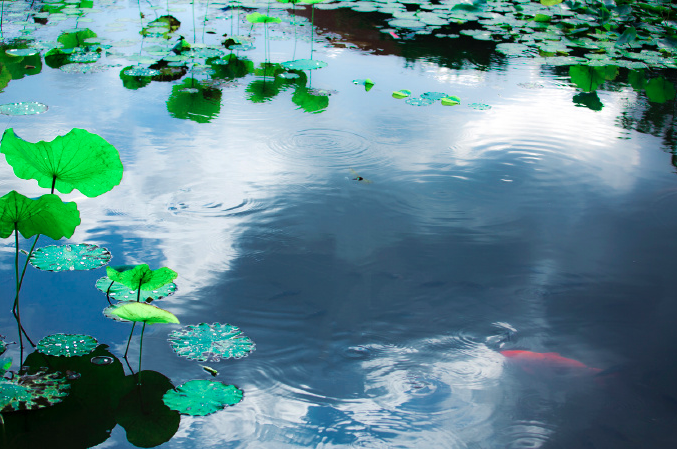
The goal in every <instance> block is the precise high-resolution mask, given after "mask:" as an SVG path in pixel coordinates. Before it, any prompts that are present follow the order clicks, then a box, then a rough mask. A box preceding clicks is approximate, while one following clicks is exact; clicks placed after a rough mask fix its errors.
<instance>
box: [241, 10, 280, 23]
mask: <svg viewBox="0 0 677 449" xmlns="http://www.w3.org/2000/svg"><path fill="white" fill-rule="evenodd" d="M247 22H249V23H280V22H282V19H280V18H279V17H270V16H266V15H263V14H261V13H260V12H253V13H251V14H247Z"/></svg>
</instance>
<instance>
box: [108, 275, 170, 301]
mask: <svg viewBox="0 0 677 449" xmlns="http://www.w3.org/2000/svg"><path fill="white" fill-rule="evenodd" d="M95 286H96V288H98V289H99V290H101V291H102V292H104V293H106V294H107V295H108V296H110V297H111V298H113V299H116V300H118V301H136V299H137V298H141V299H143V300H146V301H147V300H148V299H149V298H150V299H151V300H156V299H161V298H164V297H166V296H169V295H173V294H174V292H175V291H176V289H177V287H176V284H175V283H173V282H170V283H169V284H165V285H163V286H162V287H158V288H156V289H152V290H141V294H138V292H137V291H136V290H135V289H131V288H129V287H127V286H126V285H124V284H121V283H119V282H115V281H112V280H111V279H110V278H109V277H108V276H104V277H102V278H99V279H98V280H97V281H96V284H95Z"/></svg>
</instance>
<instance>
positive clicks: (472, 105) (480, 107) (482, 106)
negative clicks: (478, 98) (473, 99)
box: [468, 103, 491, 111]
mask: <svg viewBox="0 0 677 449" xmlns="http://www.w3.org/2000/svg"><path fill="white" fill-rule="evenodd" d="M468 107H469V108H472V109H477V110H478V111H486V110H487V109H491V106H490V105H488V104H484V103H470V104H469V105H468Z"/></svg>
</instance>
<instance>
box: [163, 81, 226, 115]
mask: <svg viewBox="0 0 677 449" xmlns="http://www.w3.org/2000/svg"><path fill="white" fill-rule="evenodd" d="M188 89H191V90H188ZM192 89H197V91H195V90H192ZM167 111H169V115H171V116H172V117H175V118H178V119H182V120H185V119H188V120H192V121H194V122H197V123H209V122H210V121H211V120H212V119H214V118H216V116H217V115H219V112H221V91H220V90H219V89H213V88H209V87H205V86H203V85H202V84H200V82H199V81H198V80H196V79H194V78H186V79H185V80H183V81H182V82H181V84H177V85H175V86H172V93H171V94H170V95H169V98H168V99H167Z"/></svg>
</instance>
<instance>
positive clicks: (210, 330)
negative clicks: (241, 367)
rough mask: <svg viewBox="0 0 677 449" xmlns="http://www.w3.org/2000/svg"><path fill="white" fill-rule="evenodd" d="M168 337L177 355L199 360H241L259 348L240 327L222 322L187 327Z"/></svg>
mask: <svg viewBox="0 0 677 449" xmlns="http://www.w3.org/2000/svg"><path fill="white" fill-rule="evenodd" d="M168 340H169V342H170V343H171V345H172V349H174V351H175V352H176V353H177V354H178V355H180V356H181V357H186V358H188V359H190V360H197V361H200V362H218V361H219V360H221V359H222V358H225V359H228V358H231V357H233V358H236V359H239V358H242V357H245V356H247V355H249V353H250V352H252V351H254V349H256V345H255V344H254V342H253V341H252V340H251V339H250V338H249V337H247V336H245V335H244V334H243V333H242V331H241V330H240V328H238V327H236V326H232V325H230V324H221V323H213V324H206V323H200V324H198V325H190V326H186V327H184V328H183V329H180V330H176V331H173V332H172V333H171V334H169V338H168Z"/></svg>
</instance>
